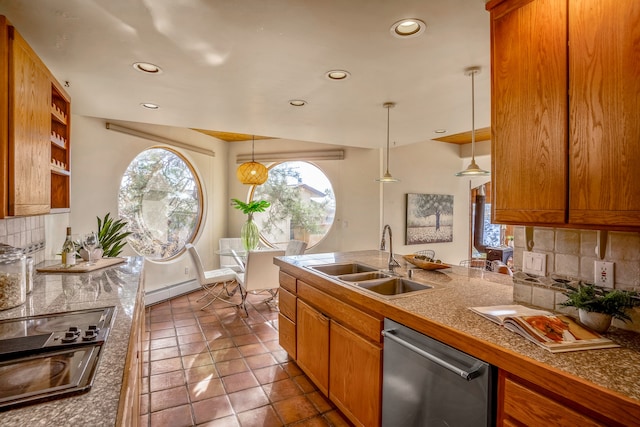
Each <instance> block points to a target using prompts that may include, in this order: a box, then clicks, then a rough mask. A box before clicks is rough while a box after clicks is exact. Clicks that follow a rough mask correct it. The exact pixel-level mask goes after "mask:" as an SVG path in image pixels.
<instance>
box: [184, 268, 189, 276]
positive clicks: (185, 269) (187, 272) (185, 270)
mask: <svg viewBox="0 0 640 427" xmlns="http://www.w3.org/2000/svg"><path fill="white" fill-rule="evenodd" d="M184 274H185V276H186V275H188V274H189V267H185V268H184Z"/></svg>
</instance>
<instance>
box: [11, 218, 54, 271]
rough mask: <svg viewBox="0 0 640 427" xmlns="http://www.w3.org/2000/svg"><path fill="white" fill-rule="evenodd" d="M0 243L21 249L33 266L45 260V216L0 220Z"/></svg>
mask: <svg viewBox="0 0 640 427" xmlns="http://www.w3.org/2000/svg"><path fill="white" fill-rule="evenodd" d="M0 243H5V244H7V245H10V246H13V247H16V248H20V249H22V250H23V251H24V252H25V254H26V255H27V256H30V257H32V258H33V261H34V263H35V264H38V263H40V262H42V261H44V260H45V216H44V215H38V216H26V217H17V218H4V219H0Z"/></svg>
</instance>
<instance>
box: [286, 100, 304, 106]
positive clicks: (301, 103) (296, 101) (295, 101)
mask: <svg viewBox="0 0 640 427" xmlns="http://www.w3.org/2000/svg"><path fill="white" fill-rule="evenodd" d="M289 104H291V105H293V106H294V107H302V106H303V105H307V101H305V100H304V99H292V100H290V101H289Z"/></svg>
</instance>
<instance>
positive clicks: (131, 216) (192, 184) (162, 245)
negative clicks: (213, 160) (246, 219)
mask: <svg viewBox="0 0 640 427" xmlns="http://www.w3.org/2000/svg"><path fill="white" fill-rule="evenodd" d="M201 200H202V189H201V187H200V182H199V181H198V179H197V177H196V174H195V172H194V170H193V168H192V167H191V165H190V164H189V163H188V162H187V160H186V159H185V158H184V157H182V156H181V155H180V154H178V153H177V152H175V151H173V150H170V149H166V148H150V149H148V150H145V151H143V152H142V153H140V154H139V155H138V156H137V157H136V158H135V159H133V161H132V162H131V163H130V164H129V167H128V168H127V170H126V171H125V173H124V175H123V177H122V181H121V183H120V192H119V194H118V213H119V215H120V217H121V218H124V219H125V220H127V221H128V223H129V225H128V231H131V232H132V234H131V235H130V236H129V237H128V242H129V244H130V245H131V247H132V248H133V249H134V250H135V251H136V252H137V253H138V254H140V255H143V256H145V257H147V258H150V259H156V260H161V259H168V258H171V257H173V256H175V255H177V254H178V253H180V251H182V249H183V248H184V245H185V244H186V243H188V242H190V241H192V240H193V237H194V236H195V234H196V232H197V230H198V227H199V225H200V220H201V215H202V204H201V203H202V202H201Z"/></svg>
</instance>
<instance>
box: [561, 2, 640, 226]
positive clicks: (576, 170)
mask: <svg viewBox="0 0 640 427" xmlns="http://www.w3.org/2000/svg"><path fill="white" fill-rule="evenodd" d="M569 16H570V20H569V23H570V25H569V45H570V46H569V123H570V145H569V151H570V166H569V168H570V169H569V170H570V175H569V182H570V183H571V191H570V198H569V222H570V223H573V224H596V225H597V224H610V225H614V226H635V227H639V226H640V185H639V184H640V168H639V167H638V160H639V159H640V2H639V1H638V0H598V1H569Z"/></svg>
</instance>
